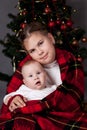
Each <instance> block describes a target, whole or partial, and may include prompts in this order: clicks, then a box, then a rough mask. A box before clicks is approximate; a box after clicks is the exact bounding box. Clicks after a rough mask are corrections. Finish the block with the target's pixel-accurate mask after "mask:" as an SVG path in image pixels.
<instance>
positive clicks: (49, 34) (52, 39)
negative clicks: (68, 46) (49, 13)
mask: <svg viewBox="0 0 87 130" xmlns="http://www.w3.org/2000/svg"><path fill="white" fill-rule="evenodd" d="M48 37H49V38H50V40H51V41H52V43H53V44H55V39H54V37H53V35H52V34H51V33H48Z"/></svg>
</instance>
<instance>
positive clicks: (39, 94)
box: [3, 84, 57, 103]
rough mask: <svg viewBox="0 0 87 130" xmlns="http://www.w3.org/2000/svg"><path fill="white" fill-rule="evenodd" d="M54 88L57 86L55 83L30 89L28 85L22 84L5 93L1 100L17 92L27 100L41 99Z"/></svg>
mask: <svg viewBox="0 0 87 130" xmlns="http://www.w3.org/2000/svg"><path fill="white" fill-rule="evenodd" d="M56 88H57V86H56V85H52V86H49V87H46V88H44V89H40V90H35V89H30V88H29V87H27V86H25V85H24V84H23V85H21V86H20V88H19V89H18V90H17V91H15V92H12V93H9V94H7V95H5V97H4V99H3V101H4V103H5V99H6V98H8V97H9V96H10V97H12V96H15V95H17V94H20V95H22V96H24V97H26V98H27V99H28V100H41V99H43V98H44V97H46V96H47V95H49V94H50V93H52V92H53V91H55V90H56Z"/></svg>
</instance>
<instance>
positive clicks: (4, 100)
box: [3, 92, 15, 105]
mask: <svg viewBox="0 0 87 130" xmlns="http://www.w3.org/2000/svg"><path fill="white" fill-rule="evenodd" d="M14 95H15V92H12V93H9V94H6V95H5V96H4V98H3V103H4V104H5V105H7V104H8V101H9V99H10V98H11V97H12V96H14Z"/></svg>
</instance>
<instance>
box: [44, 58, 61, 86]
mask: <svg viewBox="0 0 87 130" xmlns="http://www.w3.org/2000/svg"><path fill="white" fill-rule="evenodd" d="M44 69H45V70H46V72H47V73H48V75H49V77H50V78H51V80H49V79H48V82H49V83H50V84H55V85H57V86H59V85H60V84H62V80H61V75H60V68H59V65H58V63H57V61H56V60H55V61H54V62H53V63H50V64H47V65H44Z"/></svg>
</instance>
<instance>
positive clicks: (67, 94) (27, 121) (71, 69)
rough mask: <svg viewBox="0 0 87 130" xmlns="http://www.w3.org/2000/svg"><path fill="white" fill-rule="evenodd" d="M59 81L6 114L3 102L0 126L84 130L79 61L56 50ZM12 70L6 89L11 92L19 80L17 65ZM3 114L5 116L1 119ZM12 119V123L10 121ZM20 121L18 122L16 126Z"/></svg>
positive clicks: (85, 117) (85, 118)
mask: <svg viewBox="0 0 87 130" xmlns="http://www.w3.org/2000/svg"><path fill="white" fill-rule="evenodd" d="M56 54H57V55H56V59H57V61H58V64H59V66H60V71H61V79H62V81H63V84H62V85H60V86H58V88H57V90H55V91H54V92H53V93H51V94H50V95H48V96H47V97H46V98H44V99H43V100H41V101H38V100H36V101H28V102H27V104H26V106H25V107H23V108H20V109H19V108H18V109H17V110H16V111H15V113H10V112H9V111H8V108H7V107H6V106H5V105H4V104H3V105H2V109H1V113H2V114H1V115H2V117H3V118H2V117H1V119H3V120H0V129H1V130H6V124H8V122H9V123H10V124H12V125H11V129H12V130H14V129H16V130H22V129H23V130H24V129H26V130H48V129H50V130H86V129H87V113H85V112H84V111H83V110H82V103H83V99H84V73H83V68H82V65H81V63H80V62H78V61H77V60H76V58H75V57H74V56H73V55H72V54H71V53H69V52H66V51H64V50H60V49H57V50H56ZM28 59H30V57H29V56H27V57H26V58H25V59H24V60H23V61H22V62H21V63H20V64H19V68H18V70H17V71H16V72H15V74H14V76H13V78H12V80H11V82H10V84H9V85H8V87H7V92H8V93H9V92H12V91H15V90H16V89H17V88H18V87H19V86H20V84H21V83H22V77H21V73H20V69H21V66H22V65H23V64H24V62H25V61H26V60H28ZM4 112H5V116H6V113H7V114H8V115H7V116H8V118H4V117H5V116H4ZM12 121H13V123H12ZM20 124H21V125H20Z"/></svg>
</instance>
